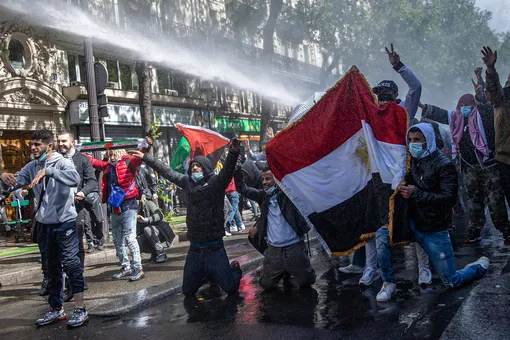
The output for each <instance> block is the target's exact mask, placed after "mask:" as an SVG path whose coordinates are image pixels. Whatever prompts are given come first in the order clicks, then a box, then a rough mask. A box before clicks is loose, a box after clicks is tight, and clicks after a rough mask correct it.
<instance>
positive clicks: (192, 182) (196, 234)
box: [129, 139, 242, 296]
mask: <svg viewBox="0 0 510 340" xmlns="http://www.w3.org/2000/svg"><path fill="white" fill-rule="evenodd" d="M240 149H241V142H240V141H239V139H233V140H232V143H231V145H230V151H229V154H228V156H227V160H226V161H225V164H224V167H223V169H221V171H220V173H219V174H218V175H215V174H214V172H213V170H214V169H213V168H212V165H211V162H210V161H209V159H208V158H206V157H203V156H196V157H195V158H193V160H192V161H191V164H190V167H189V169H188V174H187V175H183V174H180V173H178V172H175V171H173V170H172V168H170V167H169V166H168V165H166V164H165V163H163V162H161V161H157V160H156V159H154V157H153V156H152V155H150V154H148V153H142V152H140V151H130V152H129V153H130V154H131V155H133V156H135V157H139V158H143V161H144V162H145V164H147V165H148V166H150V167H151V168H153V169H154V171H156V172H157V173H158V174H159V175H160V176H162V177H164V178H166V179H168V180H169V181H170V182H172V183H174V184H175V185H177V186H178V187H180V188H182V190H183V191H184V192H185V193H186V198H187V201H188V206H187V208H188V211H187V214H186V225H187V227H188V231H187V233H186V236H187V238H188V240H189V241H190V248H189V251H188V255H187V256H186V264H185V265H184V278H183V282H182V292H183V294H184V295H186V296H193V295H195V294H196V292H197V291H198V289H199V288H200V286H202V284H203V283H204V282H206V281H207V280H209V279H212V280H214V281H215V282H216V283H217V284H218V285H219V286H220V287H221V289H223V290H224V291H225V292H227V293H229V294H230V293H236V292H237V291H238V289H239V283H240V280H241V276H242V273H241V267H240V266H239V262H237V261H233V262H232V264H230V263H229V260H228V257H227V252H226V251H225V247H224V245H223V236H225V228H224V224H225V216H224V214H223V205H224V197H225V190H226V189H227V187H228V185H229V184H230V182H231V181H232V177H233V175H234V169H235V167H236V163H237V158H238V157H239V151H240Z"/></svg>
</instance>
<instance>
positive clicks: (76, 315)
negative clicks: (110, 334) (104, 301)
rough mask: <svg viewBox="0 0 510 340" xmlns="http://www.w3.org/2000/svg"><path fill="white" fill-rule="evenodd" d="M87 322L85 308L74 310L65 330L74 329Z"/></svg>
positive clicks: (87, 317)
mask: <svg viewBox="0 0 510 340" xmlns="http://www.w3.org/2000/svg"><path fill="white" fill-rule="evenodd" d="M88 321H89V314H88V313H87V310H86V309H85V308H75V309H74V311H73V315H72V316H71V318H70V319H69V321H67V328H76V327H80V326H82V325H84V324H86V323H87V322H88Z"/></svg>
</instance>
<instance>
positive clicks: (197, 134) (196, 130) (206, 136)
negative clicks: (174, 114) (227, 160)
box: [175, 123, 230, 169]
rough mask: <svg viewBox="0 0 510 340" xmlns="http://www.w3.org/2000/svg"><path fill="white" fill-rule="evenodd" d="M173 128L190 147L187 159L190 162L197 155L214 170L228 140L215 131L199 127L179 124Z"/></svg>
mask: <svg viewBox="0 0 510 340" xmlns="http://www.w3.org/2000/svg"><path fill="white" fill-rule="evenodd" d="M175 126H176V127H177V130H179V131H180V132H181V133H182V134H183V136H184V137H185V138H186V139H187V140H188V143H189V146H190V155H189V159H190V160H192V159H193V158H194V157H195V156H198V155H202V156H206V157H207V158H209V160H210V161H211V165H212V167H213V169H214V168H215V167H216V163H218V160H219V159H220V157H221V155H222V153H223V152H224V150H225V147H226V146H227V145H228V143H229V142H230V140H229V139H228V138H226V137H223V136H222V135H220V134H219V133H217V132H215V131H212V130H209V129H206V128H203V127H200V126H193V125H184V124H179V123H178V124H176V125H175Z"/></svg>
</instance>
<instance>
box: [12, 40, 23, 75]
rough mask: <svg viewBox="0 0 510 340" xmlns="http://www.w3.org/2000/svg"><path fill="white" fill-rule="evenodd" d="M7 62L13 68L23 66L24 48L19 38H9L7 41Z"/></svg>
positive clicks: (21, 67)
mask: <svg viewBox="0 0 510 340" xmlns="http://www.w3.org/2000/svg"><path fill="white" fill-rule="evenodd" d="M9 62H10V63H11V65H12V67H13V68H14V69H17V70H18V69H23V68H25V49H24V48H23V45H22V44H21V42H20V41H19V40H14V39H13V40H11V42H10V43H9Z"/></svg>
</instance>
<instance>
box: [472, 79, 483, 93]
mask: <svg viewBox="0 0 510 340" xmlns="http://www.w3.org/2000/svg"><path fill="white" fill-rule="evenodd" d="M471 83H473V88H474V89H475V92H476V93H477V94H481V93H482V85H480V84H477V83H475V81H474V80H473V79H471Z"/></svg>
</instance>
